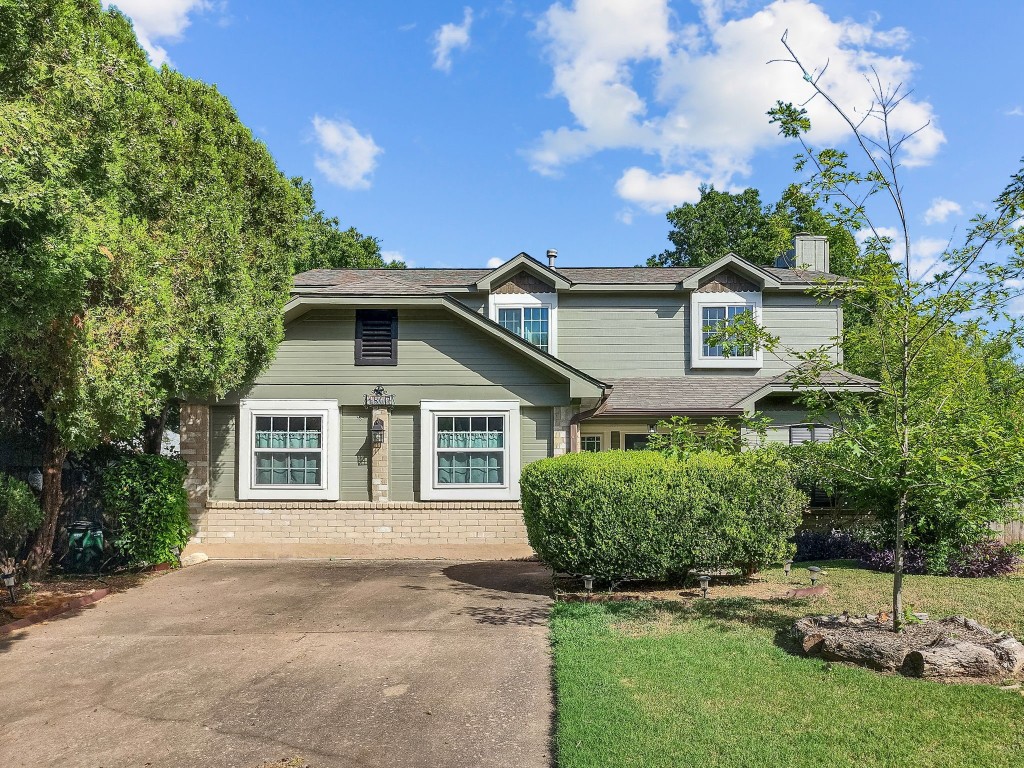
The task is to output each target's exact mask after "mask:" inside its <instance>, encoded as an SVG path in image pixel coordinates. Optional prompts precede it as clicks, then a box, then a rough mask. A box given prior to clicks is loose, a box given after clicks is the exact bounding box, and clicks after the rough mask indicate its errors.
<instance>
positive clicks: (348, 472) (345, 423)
mask: <svg viewBox="0 0 1024 768" xmlns="http://www.w3.org/2000/svg"><path fill="white" fill-rule="evenodd" d="M341 499H342V501H369V500H370V413H369V411H368V410H367V409H366V408H363V407H352V406H349V407H345V408H342V409H341Z"/></svg>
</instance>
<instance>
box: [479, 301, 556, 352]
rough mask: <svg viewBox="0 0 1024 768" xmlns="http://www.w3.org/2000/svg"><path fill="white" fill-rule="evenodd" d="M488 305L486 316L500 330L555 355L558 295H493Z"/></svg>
mask: <svg viewBox="0 0 1024 768" xmlns="http://www.w3.org/2000/svg"><path fill="white" fill-rule="evenodd" d="M487 304H488V314H489V317H490V318H491V320H493V321H494V322H496V323H497V324H498V325H500V326H501V327H502V328H504V329H505V330H507V331H510V332H511V333H514V334H515V335H516V336H521V337H522V338H524V339H526V341H528V342H530V343H531V344H533V345H534V346H535V347H537V348H538V349H542V350H544V351H545V352H548V353H550V354H552V355H555V354H558V294H557V293H536V294H531V293H492V294H491V295H490V296H489V298H488V300H487Z"/></svg>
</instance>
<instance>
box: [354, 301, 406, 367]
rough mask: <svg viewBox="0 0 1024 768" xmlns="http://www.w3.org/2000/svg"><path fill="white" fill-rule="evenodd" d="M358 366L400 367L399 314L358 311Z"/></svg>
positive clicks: (376, 310)
mask: <svg viewBox="0 0 1024 768" xmlns="http://www.w3.org/2000/svg"><path fill="white" fill-rule="evenodd" d="M355 362H356V365H398V313H397V312H396V311H395V310H393V309H360V310H356V361H355Z"/></svg>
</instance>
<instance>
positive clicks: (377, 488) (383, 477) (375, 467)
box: [370, 408, 391, 502]
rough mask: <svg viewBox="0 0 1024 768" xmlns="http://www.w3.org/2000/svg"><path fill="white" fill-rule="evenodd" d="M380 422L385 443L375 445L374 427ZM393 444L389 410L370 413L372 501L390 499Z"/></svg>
mask: <svg viewBox="0 0 1024 768" xmlns="http://www.w3.org/2000/svg"><path fill="white" fill-rule="evenodd" d="M378 419H379V420H380V421H381V422H382V423H383V425H384V442H383V443H381V444H380V445H377V444H375V443H373V425H374V424H376V423H377V420H378ZM390 443H391V419H390V412H389V411H388V409H387V408H374V409H373V410H371V411H370V456H371V458H370V501H374V502H385V501H390V499H389V498H388V482H389V476H390V474H391V470H390V462H389V460H388V454H389V449H388V446H389V445H390Z"/></svg>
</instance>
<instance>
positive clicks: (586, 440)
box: [580, 435, 601, 453]
mask: <svg viewBox="0 0 1024 768" xmlns="http://www.w3.org/2000/svg"><path fill="white" fill-rule="evenodd" d="M580 450H581V451H583V452H584V453H600V452H601V436H600V435H580Z"/></svg>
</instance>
